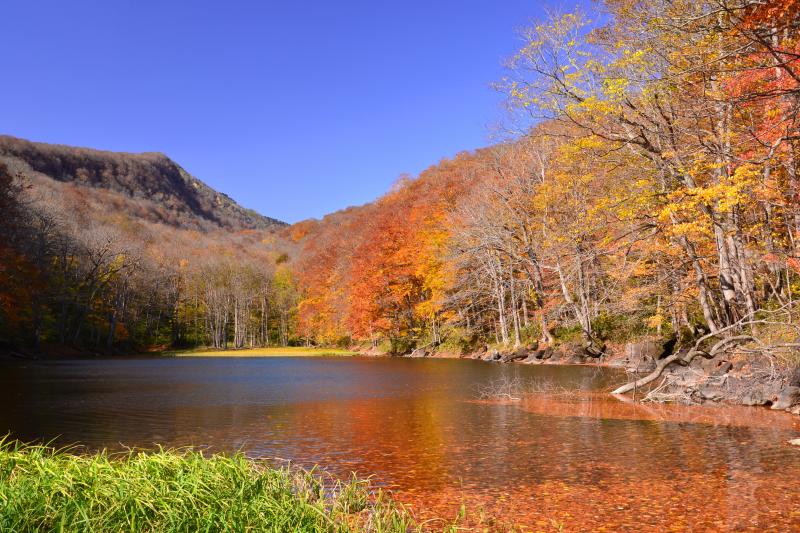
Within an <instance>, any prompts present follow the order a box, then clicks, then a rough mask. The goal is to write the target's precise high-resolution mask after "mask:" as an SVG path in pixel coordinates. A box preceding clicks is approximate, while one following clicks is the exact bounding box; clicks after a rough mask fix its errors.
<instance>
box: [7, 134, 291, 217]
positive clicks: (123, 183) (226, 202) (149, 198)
mask: <svg viewBox="0 0 800 533" xmlns="http://www.w3.org/2000/svg"><path fill="white" fill-rule="evenodd" d="M0 161H2V162H4V163H5V164H6V165H7V166H8V167H9V169H11V170H12V171H13V172H15V173H21V174H23V175H25V176H27V177H29V178H30V177H37V178H38V179H43V178H49V179H50V180H53V181H55V182H61V183H72V184H76V185H79V186H82V187H84V188H86V189H87V190H91V189H103V190H108V191H112V192H114V193H117V194H119V195H121V196H123V197H125V198H126V199H127V200H128V202H127V203H126V205H129V206H130V209H131V210H135V209H134V204H135V203H136V202H142V201H144V202H151V203H155V204H157V206H158V207H159V210H160V211H163V213H161V212H159V214H158V216H148V218H151V219H152V220H153V221H155V222H160V223H167V224H170V225H173V226H175V227H181V228H192V229H205V230H208V229H217V228H222V229H229V230H233V231H238V230H256V229H259V230H260V229H273V228H281V227H285V226H287V225H288V224H286V223H285V222H282V221H280V220H277V219H274V218H271V217H267V216H264V215H261V214H260V213H258V212H256V211H254V210H252V209H248V208H245V207H243V206H241V205H240V204H238V203H237V202H236V201H235V200H233V199H232V198H231V197H230V196H228V195H227V194H225V193H223V192H221V191H217V190H216V189H214V188H212V187H210V186H209V185H207V184H206V183H205V182H203V181H202V180H200V179H198V178H196V177H194V176H193V175H191V174H189V173H188V172H187V171H186V170H185V169H184V168H183V167H181V166H180V165H179V164H178V163H176V162H175V161H173V160H172V159H170V158H169V157H168V156H166V155H165V154H163V153H161V152H142V153H131V152H114V151H109V150H97V149H93V148H85V147H76V146H70V145H63V144H49V143H41V142H34V141H29V140H26V139H21V138H18V137H14V136H11V135H0ZM136 211H137V212H139V211H142V212H147V213H154V212H155V211H153V210H152V209H149V210H136ZM136 216H140V215H136Z"/></svg>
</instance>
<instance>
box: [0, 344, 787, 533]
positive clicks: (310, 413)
mask: <svg viewBox="0 0 800 533" xmlns="http://www.w3.org/2000/svg"><path fill="white" fill-rule="evenodd" d="M510 379H514V380H517V382H519V383H523V384H525V385H526V386H529V385H530V387H531V388H532V389H534V390H535V391H536V392H534V393H533V394H531V395H529V396H526V397H525V398H524V399H523V400H522V401H507V400H506V401H502V400H495V399H488V400H487V399H481V398H480V394H479V393H480V391H481V390H482V388H483V387H486V386H487V385H488V384H492V383H498V382H500V381H501V380H510ZM623 381H625V376H624V374H622V373H620V372H619V371H618V370H614V369H605V368H596V367H589V366H529V365H503V364H492V363H485V362H480V361H468V360H439V359H436V360H429V359H425V360H414V359H390V358H349V357H304V358H300V357H297V358H294V357H269V358H224V357H223V358H213V357H202V358H163V359H155V358H151V359H115V360H108V359H104V360H75V361H43V362H15V361H14V362H2V363H0V405H2V406H3V407H2V409H1V410H0V431H1V432H5V431H8V432H10V433H11V435H12V436H14V437H18V438H20V439H22V440H26V441H31V440H35V441H51V440H53V441H54V442H56V443H58V444H59V445H62V444H72V443H79V444H82V445H85V446H87V447H89V448H91V449H96V448H102V447H108V448H113V449H117V448H120V447H123V446H137V447H152V446H153V445H156V444H162V445H166V446H185V445H193V446H203V447H208V448H210V449H212V450H214V451H226V452H230V451H235V450H242V451H244V452H245V453H247V454H248V455H250V456H253V457H265V458H269V459H271V460H273V461H275V462H276V463H282V462H284V461H291V462H293V463H295V464H298V465H301V466H305V467H310V466H313V465H320V466H321V467H322V468H323V469H324V470H326V471H329V472H331V473H333V474H335V475H338V476H348V475H349V474H350V473H351V472H356V473H358V474H359V475H361V476H373V477H372V479H373V481H374V482H375V483H376V484H378V485H380V486H383V487H386V488H388V489H391V490H392V491H393V492H394V493H395V494H396V497H397V499H399V500H400V501H403V502H405V503H407V504H408V505H409V506H410V507H411V508H412V509H414V510H415V512H417V513H418V514H419V515H421V516H435V515H445V516H452V515H454V513H455V512H456V511H457V510H458V509H459V507H460V506H461V505H462V504H464V505H465V506H466V507H467V508H468V509H469V510H470V513H471V514H472V515H473V516H472V517H471V518H470V520H472V522H473V523H474V524H480V527H487V528H489V529H490V530H502V529H505V528H507V527H510V526H511V525H513V524H518V525H525V526H528V527H530V528H534V529H542V530H550V529H558V528H559V527H562V526H563V528H564V529H565V530H567V531H575V530H586V529H599V528H601V527H606V528H608V529H609V530H616V531H620V530H629V531H643V530H653V531H663V530H669V529H670V528H674V529H675V530H679V531H685V530H696V531H706V530H736V531H747V530H752V531H763V530H765V529H769V530H791V529H800V484H798V482H797V479H798V476H799V475H800V448H794V447H791V446H789V445H787V443H786V441H787V440H789V439H791V438H796V437H797V436H798V434H799V433H800V426H799V425H798V422H797V420H796V417H792V416H791V415H788V414H786V413H773V412H770V411H768V410H765V409H759V408H745V407H685V406H664V405H653V404H631V403H625V402H622V401H619V400H616V399H614V398H612V397H610V396H609V395H607V394H606V393H605V391H607V390H609V389H610V388H612V385H614V384H618V383H620V382H623ZM531 384H532V385H531Z"/></svg>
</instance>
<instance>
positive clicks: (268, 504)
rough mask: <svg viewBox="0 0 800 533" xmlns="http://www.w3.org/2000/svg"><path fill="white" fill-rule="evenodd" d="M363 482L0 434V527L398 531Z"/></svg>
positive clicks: (236, 461)
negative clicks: (87, 449) (77, 449)
mask: <svg viewBox="0 0 800 533" xmlns="http://www.w3.org/2000/svg"><path fill="white" fill-rule="evenodd" d="M450 527H451V526H448V525H446V524H443V523H442V522H437V523H435V524H434V523H428V524H419V523H417V522H415V521H414V519H413V517H412V516H411V515H410V514H409V513H408V512H407V511H406V510H405V509H404V508H402V507H400V506H398V505H396V504H394V503H392V502H391V500H390V499H389V498H388V496H387V495H386V494H385V493H383V492H381V491H379V490H373V489H372V488H371V487H370V484H369V482H366V481H359V480H355V479H354V480H352V481H349V482H340V481H336V480H332V479H330V478H329V477H326V476H323V475H321V474H320V473H319V472H315V471H311V472H309V471H304V470H299V469H291V468H288V467H287V468H273V467H271V466H270V465H268V464H266V463H264V462H261V461H256V460H251V459H248V458H246V457H245V456H243V455H241V454H236V455H207V454H203V453H201V452H198V451H192V450H161V451H156V452H139V451H129V452H125V453H120V454H112V453H109V452H105V451H103V452H99V453H95V454H76V453H74V450H69V449H67V450H54V449H52V448H49V447H46V446H32V445H25V444H19V443H17V442H9V441H7V440H0V531H82V532H84V531H85V532H90V531H91V532H112V531H113V532H119V531H148V532H149V531H152V532H162V531H164V532H179V531H180V532H195V531H253V532H256V531H258V532H260V531H268V532H279V531H280V532H284V531H297V532H300V531H302V532H356V531H371V532H406V531H422V530H424V529H425V528H432V529H435V530H438V531H441V530H443V529H448V528H450Z"/></svg>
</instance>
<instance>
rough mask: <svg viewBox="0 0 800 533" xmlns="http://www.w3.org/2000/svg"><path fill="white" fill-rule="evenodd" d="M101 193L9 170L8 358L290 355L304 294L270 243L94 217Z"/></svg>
mask: <svg viewBox="0 0 800 533" xmlns="http://www.w3.org/2000/svg"><path fill="white" fill-rule="evenodd" d="M93 194H94V193H93V190H92V189H89V188H84V187H72V188H66V187H62V186H57V187H56V189H53V190H50V189H48V188H47V187H44V186H42V185H39V186H33V185H32V184H31V182H30V180H28V179H27V178H26V176H25V175H24V174H19V175H12V173H11V172H9V170H8V167H7V166H6V165H5V164H2V163H0V198H1V200H0V201H1V202H2V205H0V217H2V219H1V220H0V222H2V227H3V232H2V240H1V241H0V269H1V270H0V273H1V274H2V275H1V276H0V339H2V341H3V344H4V345H5V346H6V348H11V349H21V350H30V351H33V352H39V351H45V352H54V353H58V352H59V350H60V349H63V348H64V347H75V348H81V349H94V350H97V351H104V352H108V351H126V352H130V351H138V350H142V349H145V348H149V347H158V346H201V345H211V346H215V347H218V348H225V347H228V346H232V347H243V346H262V345H268V344H282V345H286V344H288V343H289V341H290V330H291V329H292V326H291V324H292V320H293V314H294V309H295V302H296V298H297V296H296V293H295V289H294V286H293V282H292V276H291V273H290V271H289V270H288V268H287V267H286V265H284V264H283V263H284V261H285V256H283V257H281V256H278V255H276V254H275V253H274V252H271V251H270V249H269V247H268V246H266V245H265V244H264V241H269V239H270V238H271V237H270V235H271V234H270V233H269V232H265V231H255V230H243V231H240V232H230V231H224V230H219V231H216V232H199V231H189V230H185V229H180V228H174V227H170V226H165V225H162V224H154V223H149V222H146V221H142V220H138V219H136V218H134V217H131V216H129V215H127V214H125V213H104V212H102V211H101V210H99V209H87V208H86V205H87V204H88V203H90V202H89V200H90V197H91V196H92V195H93Z"/></svg>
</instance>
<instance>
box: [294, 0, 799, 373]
mask: <svg viewBox="0 0 800 533" xmlns="http://www.w3.org/2000/svg"><path fill="white" fill-rule="evenodd" d="M605 9H606V10H607V16H606V17H601V20H602V21H603V22H596V21H592V20H589V19H588V18H587V17H586V16H585V15H583V14H582V13H580V12H575V13H568V14H564V15H559V16H554V17H553V18H552V19H551V20H548V21H542V22H541V23H540V24H538V25H536V26H534V27H531V28H528V29H527V30H525V31H524V32H523V33H522V38H523V44H522V46H521V48H520V49H519V51H518V52H517V54H516V55H514V56H513V57H512V58H511V59H510V60H509V62H508V75H507V77H506V78H505V79H503V80H500V81H499V82H498V83H497V84H496V87H497V88H498V89H499V90H501V91H503V92H504V93H505V94H506V96H507V102H508V106H509V110H510V111H511V113H512V115H513V116H514V118H515V124H516V125H517V126H518V127H519V129H520V130H521V131H522V133H521V134H520V135H519V136H518V137H517V138H516V139H514V140H511V141H509V142H506V143H502V144H499V145H497V146H494V147H491V148H488V149H485V150H481V151H479V152H477V153H472V154H462V155H459V156H458V157H456V158H454V159H452V160H447V161H444V162H442V163H441V164H439V165H437V166H435V167H432V168H431V169H429V170H428V171H426V172H424V173H423V174H422V175H421V176H419V177H418V178H417V179H412V180H403V181H401V182H400V183H398V185H397V187H396V188H395V190H393V191H392V192H390V193H389V194H387V195H386V196H385V197H383V198H381V199H380V200H379V201H377V202H376V203H375V204H373V205H370V206H367V207H365V208H362V209H358V210H353V211H350V212H343V213H339V214H337V215H334V216H331V217H328V218H326V219H325V220H323V221H321V222H308V223H305V224H302V225H298V226H295V227H294V228H293V229H292V233H293V235H294V238H295V239H296V240H297V241H298V242H300V243H303V244H304V249H303V254H302V255H301V257H302V259H301V261H300V263H299V268H298V270H297V272H298V276H299V279H300V284H301V285H300V286H301V294H302V295H303V298H302V300H301V302H300V305H299V323H298V327H299V332H300V335H301V336H303V337H308V338H312V339H315V340H317V341H319V342H335V341H337V340H340V339H344V340H342V342H346V340H347V339H350V338H352V339H356V340H361V341H369V342H371V343H372V344H373V345H379V344H381V343H385V344H384V346H383V347H384V348H385V349H387V350H391V351H397V352H408V351H409V350H411V349H413V348H415V347H417V348H419V347H425V348H426V349H428V350H434V349H439V350H455V351H461V350H469V349H474V348H476V347H478V346H480V345H481V344H483V343H490V344H497V345H500V346H505V347H509V348H511V347H514V346H520V345H521V344H523V343H536V342H538V343H539V344H540V346H541V345H552V344H553V343H559V342H565V341H574V342H578V343H580V344H581V345H582V346H583V350H584V353H585V354H586V355H588V356H596V355H600V354H602V353H603V351H604V350H605V349H606V345H607V343H608V342H613V341H617V342H619V341H625V340H627V339H632V338H640V337H652V338H660V339H663V340H669V339H673V341H677V342H678V346H696V349H695V350H693V351H689V352H686V353H689V356H688V357H689V359H691V358H692V357H694V356H695V355H698V354H699V355H703V357H707V356H713V355H715V354H716V353H718V352H722V351H724V350H728V349H731V348H734V347H738V348H739V349H740V350H743V351H744V352H754V351H755V352H758V353H761V354H765V353H766V354H769V355H770V356H771V357H774V358H775V359H774V360H777V361H780V362H782V363H788V364H790V365H792V364H796V363H797V361H796V354H797V347H798V344H797V339H798V331H797V330H796V326H795V323H796V320H797V317H798V314H797V310H796V307H795V304H794V302H795V301H796V300H797V298H798V296H800V253H799V252H800V248H799V247H800V243H798V237H800V196H799V194H800V177H799V176H798V160H799V159H798V157H799V156H800V153H799V152H798V141H800V123H798V111H800V42H798V35H800V4H798V3H797V2H796V1H772V2H750V1H744V2H740V3H734V4H731V3H728V2H717V1H716V0H709V1H705V2H658V1H657V2H637V1H616V0H609V1H607V2H605ZM697 342H699V343H700V344H696V345H695V344H694V343H697Z"/></svg>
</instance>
